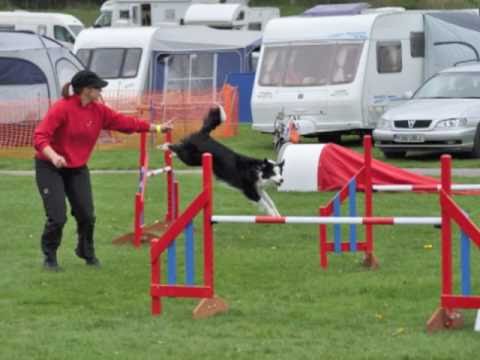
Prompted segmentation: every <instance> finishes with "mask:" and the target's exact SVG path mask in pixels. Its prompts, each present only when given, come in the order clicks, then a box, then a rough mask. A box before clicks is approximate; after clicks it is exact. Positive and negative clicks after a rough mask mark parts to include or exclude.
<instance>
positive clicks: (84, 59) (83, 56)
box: [76, 49, 92, 67]
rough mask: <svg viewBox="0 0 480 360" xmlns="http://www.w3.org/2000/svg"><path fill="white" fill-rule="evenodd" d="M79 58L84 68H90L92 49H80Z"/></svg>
mask: <svg viewBox="0 0 480 360" xmlns="http://www.w3.org/2000/svg"><path fill="white" fill-rule="evenodd" d="M76 55H77V58H78V60H80V61H81V63H82V64H83V66H85V67H88V64H89V63H90V56H91V55H92V50H90V49H80V50H78V51H77V54H76Z"/></svg>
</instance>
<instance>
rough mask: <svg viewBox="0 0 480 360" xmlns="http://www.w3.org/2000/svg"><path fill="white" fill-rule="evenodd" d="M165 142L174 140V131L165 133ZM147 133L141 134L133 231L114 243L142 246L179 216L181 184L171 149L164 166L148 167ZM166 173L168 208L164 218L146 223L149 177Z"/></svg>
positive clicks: (165, 156) (167, 153)
mask: <svg viewBox="0 0 480 360" xmlns="http://www.w3.org/2000/svg"><path fill="white" fill-rule="evenodd" d="M165 142H167V143H171V142H172V133H171V132H170V131H168V132H166V133H165ZM148 165H149V161H148V151H147V134H146V133H141V134H140V153H139V185H138V190H137V192H136V193H135V203H134V220H133V232H131V233H127V234H125V235H122V236H120V237H118V238H116V239H115V240H113V243H114V244H124V243H127V242H131V243H132V244H133V245H134V246H135V247H139V246H141V244H142V242H149V241H150V240H151V239H153V238H155V237H157V236H158V234H157V232H162V231H164V230H165V229H166V228H167V226H168V224H169V223H171V222H172V221H173V220H174V219H175V218H176V216H178V204H179V185H178V181H176V180H175V176H174V171H173V161H172V153H171V151H170V150H167V151H165V153H164V165H165V166H164V167H162V168H159V169H154V170H149V168H148ZM160 174H166V183H167V186H166V199H167V209H166V214H165V217H164V219H163V220H157V221H155V222H154V223H153V224H151V225H145V216H144V215H145V192H146V187H147V181H148V178H149V177H152V176H156V175H160Z"/></svg>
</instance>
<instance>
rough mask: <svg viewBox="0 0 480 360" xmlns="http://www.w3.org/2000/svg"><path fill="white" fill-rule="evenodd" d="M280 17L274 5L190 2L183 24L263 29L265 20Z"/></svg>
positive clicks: (233, 28) (232, 28) (235, 28)
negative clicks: (254, 5)
mask: <svg viewBox="0 0 480 360" xmlns="http://www.w3.org/2000/svg"><path fill="white" fill-rule="evenodd" d="M278 17H280V9H278V8H275V7H248V6H246V5H244V4H192V5H190V7H189V8H188V9H187V12H186V13H185V18H184V23H185V25H207V26H211V27H214V28H217V29H231V30H255V31H263V30H264V28H265V25H266V24H267V22H268V21H269V20H271V19H274V18H278Z"/></svg>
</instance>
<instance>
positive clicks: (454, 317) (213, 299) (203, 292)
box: [150, 139, 480, 331]
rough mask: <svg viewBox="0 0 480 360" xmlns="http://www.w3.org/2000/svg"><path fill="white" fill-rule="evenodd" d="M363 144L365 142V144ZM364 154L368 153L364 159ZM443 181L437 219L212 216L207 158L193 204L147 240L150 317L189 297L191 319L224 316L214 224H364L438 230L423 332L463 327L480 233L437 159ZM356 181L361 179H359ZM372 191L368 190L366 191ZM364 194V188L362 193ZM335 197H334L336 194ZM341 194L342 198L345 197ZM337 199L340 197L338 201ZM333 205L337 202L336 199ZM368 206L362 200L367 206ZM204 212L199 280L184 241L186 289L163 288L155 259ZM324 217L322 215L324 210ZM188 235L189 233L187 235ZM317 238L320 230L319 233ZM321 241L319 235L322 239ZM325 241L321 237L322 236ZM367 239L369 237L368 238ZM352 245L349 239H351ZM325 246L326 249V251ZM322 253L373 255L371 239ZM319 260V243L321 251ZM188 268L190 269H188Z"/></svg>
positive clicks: (445, 164)
mask: <svg viewBox="0 0 480 360" xmlns="http://www.w3.org/2000/svg"><path fill="white" fill-rule="evenodd" d="M366 141H369V139H367V140H366ZM367 155H368V154H367ZM441 170H442V181H441V186H440V190H438V188H437V187H435V189H433V188H432V190H431V191H436V192H438V194H439V197H440V207H441V216H440V217H374V216H372V208H371V207H370V208H368V205H366V208H368V209H369V213H367V216H364V217H359V216H347V217H342V216H333V217H332V216H330V215H328V216H323V215H322V216H312V217H304V216H285V217H283V216H280V217H272V216H242V215H213V212H212V204H213V202H212V199H213V193H212V157H211V155H210V154H204V156H203V190H202V192H201V193H200V194H199V195H198V196H197V197H196V198H195V200H194V201H193V202H192V203H191V204H190V205H189V206H188V207H187V209H186V210H185V211H184V212H183V213H182V214H181V215H180V216H179V217H178V218H177V219H176V220H175V221H174V222H173V223H172V224H171V225H170V226H169V228H168V229H167V231H166V232H165V233H164V234H163V235H162V236H161V237H160V238H158V239H153V240H152V241H151V249H150V256H151V259H150V260H151V288H150V294H151V298H152V308H151V310H152V314H153V315H158V314H160V313H161V311H162V307H161V298H162V297H191V298H201V299H202V300H201V301H200V303H199V305H198V306H197V307H196V308H195V309H194V311H193V316H194V318H201V317H207V316H211V315H214V314H217V313H221V312H225V311H227V309H228V305H227V304H226V303H225V302H224V301H223V300H222V299H220V298H218V297H217V296H216V294H215V291H214V249H213V237H214V235H213V229H212V224H213V223H257V224H318V225H320V226H325V225H327V224H334V225H340V224H348V225H350V226H357V225H364V226H365V227H366V229H371V230H367V234H368V231H372V232H373V228H372V226H373V225H430V226H431V225H441V241H442V246H441V248H442V254H441V257H442V291H441V297H440V307H439V308H438V309H437V310H436V311H435V313H434V314H433V315H432V317H431V319H430V320H429V321H428V323H427V329H428V331H435V330H439V329H450V328H457V327H460V326H462V324H463V317H462V315H461V313H459V312H458V311H457V309H463V308H469V309H472V308H475V309H477V308H480V296H472V295H471V294H470V292H471V290H470V253H469V246H468V245H469V243H470V242H471V241H473V242H474V243H475V244H476V245H477V246H479V247H480V229H479V228H478V227H477V226H476V225H475V224H474V223H472V221H471V220H470V219H469V218H468V216H467V215H466V214H465V213H464V212H463V211H462V210H461V209H460V208H459V207H458V205H457V204H456V203H455V202H454V200H453V199H452V197H451V191H452V186H451V157H450V156H449V155H443V156H442V158H441ZM368 175H369V174H368V168H367V169H366V170H365V169H363V177H364V180H365V182H367V183H368V178H369V177H368ZM360 178H361V177H360ZM349 187H350V188H353V186H352V185H348V184H347V186H346V189H347V190H345V191H344V190H343V189H342V190H341V191H340V192H339V194H340V195H341V194H342V193H344V192H345V193H346V194H347V195H348V188H349ZM370 188H371V187H370ZM365 190H366V191H368V187H366V188H365ZM337 195H338V194H337ZM347 195H345V198H346V196H347ZM338 199H340V196H339V197H338ZM336 201H337V202H338V200H336ZM366 203H367V201H366ZM330 204H332V205H331V206H330V205H327V206H326V207H324V209H327V210H329V209H330V208H331V209H332V210H333V207H334V205H333V202H331V203H330ZM200 212H202V213H203V257H204V259H203V260H204V263H203V280H202V284H201V285H193V284H195V280H194V278H193V277H192V271H193V270H192V269H188V267H189V266H193V265H192V260H188V259H187V257H188V256H190V257H191V254H192V253H193V251H192V248H191V247H192V246H193V241H192V239H191V238H190V239H188V238H187V239H188V240H187V241H188V242H189V243H191V244H192V245H186V246H185V249H186V261H185V266H186V271H185V273H186V277H187V279H186V281H185V284H177V283H176V282H173V278H174V277H172V276H170V275H168V276H167V278H168V279H169V281H168V283H167V284H165V283H162V281H161V277H160V270H161V269H160V257H161V254H162V253H163V252H164V251H165V250H166V249H169V248H171V246H172V244H174V242H175V239H176V237H177V236H178V235H179V234H180V233H181V232H182V230H184V229H188V228H189V227H190V228H191V224H192V221H193V219H194V218H195V216H196V215H198V214H200ZM323 212H324V213H326V210H323ZM452 221H453V222H455V223H456V224H457V225H458V226H459V227H460V228H461V230H462V255H461V263H462V269H461V273H462V294H461V295H455V294H453V290H452V289H453V285H452V282H453V280H452V279H453V267H452V226H451V223H452ZM190 233H192V232H191V231H190ZM320 233H322V230H320ZM321 238H322V236H321ZM325 239H326V234H325ZM367 239H368V238H367ZM350 240H351V239H350ZM325 244H326V246H325ZM323 246H324V248H326V249H327V250H328V251H335V249H336V250H337V251H338V250H339V249H340V251H342V250H343V251H347V250H350V249H353V248H357V249H358V250H363V251H365V252H366V254H367V257H368V255H369V254H372V256H373V237H372V238H371V245H370V247H369V245H368V241H366V242H358V243H356V244H355V245H352V242H351V241H350V242H349V243H339V242H338V241H336V242H334V243H326V241H325V242H324V245H323ZM320 250H321V255H322V244H321V246H320ZM189 264H190V265H189ZM174 266H176V264H170V263H169V264H168V268H169V270H170V269H173V267H174Z"/></svg>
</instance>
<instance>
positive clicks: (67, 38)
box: [53, 25, 75, 44]
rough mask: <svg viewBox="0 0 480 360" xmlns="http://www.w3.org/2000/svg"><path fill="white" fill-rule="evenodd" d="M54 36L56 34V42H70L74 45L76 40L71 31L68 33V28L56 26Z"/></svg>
mask: <svg viewBox="0 0 480 360" xmlns="http://www.w3.org/2000/svg"><path fill="white" fill-rule="evenodd" d="M53 34H54V37H55V40H58V41H63V42H69V43H72V44H73V43H74V42H75V39H74V38H73V36H72V34H70V31H68V30H67V28H66V27H63V26H60V25H55V26H54V27H53Z"/></svg>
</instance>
